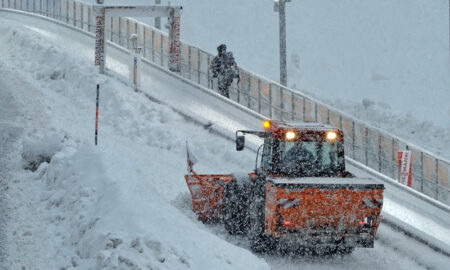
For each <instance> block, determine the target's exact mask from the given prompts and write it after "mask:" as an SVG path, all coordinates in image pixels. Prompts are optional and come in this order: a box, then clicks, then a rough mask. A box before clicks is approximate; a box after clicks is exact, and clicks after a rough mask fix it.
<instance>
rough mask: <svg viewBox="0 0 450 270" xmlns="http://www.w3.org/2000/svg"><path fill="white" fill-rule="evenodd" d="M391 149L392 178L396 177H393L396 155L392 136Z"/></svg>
mask: <svg viewBox="0 0 450 270" xmlns="http://www.w3.org/2000/svg"><path fill="white" fill-rule="evenodd" d="M391 148H392V149H391V150H392V160H391V167H392V178H393V179H396V178H397V177H395V171H396V170H395V166H396V163H397V157H396V155H395V139H394V138H392V147H391Z"/></svg>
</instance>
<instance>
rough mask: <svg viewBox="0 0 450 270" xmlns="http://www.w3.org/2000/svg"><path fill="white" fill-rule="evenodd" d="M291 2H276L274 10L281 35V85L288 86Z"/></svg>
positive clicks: (276, 0)
mask: <svg viewBox="0 0 450 270" xmlns="http://www.w3.org/2000/svg"><path fill="white" fill-rule="evenodd" d="M290 1H291V0H274V10H275V12H278V14H279V26H280V29H279V33H280V84H281V85H284V86H287V67H286V62H287V61H286V2H290Z"/></svg>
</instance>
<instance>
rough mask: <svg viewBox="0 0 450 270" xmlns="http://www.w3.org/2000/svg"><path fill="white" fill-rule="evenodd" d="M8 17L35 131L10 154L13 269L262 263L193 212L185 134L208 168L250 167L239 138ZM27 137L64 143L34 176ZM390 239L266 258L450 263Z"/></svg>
mask: <svg viewBox="0 0 450 270" xmlns="http://www.w3.org/2000/svg"><path fill="white" fill-rule="evenodd" d="M1 25H2V30H1V31H2V37H3V38H2V39H1V41H0V44H2V45H3V44H6V45H7V46H5V47H1V53H2V55H3V56H4V57H3V58H2V63H3V66H4V67H5V68H4V69H2V74H4V75H5V76H7V77H8V78H10V77H14V76H13V75H11V73H12V74H14V73H18V72H20V74H21V76H20V77H21V78H20V79H21V80H24V81H26V82H28V83H26V82H22V83H20V80H18V82H17V83H15V86H16V88H17V89H23V91H13V89H9V91H10V92H11V94H14V96H15V98H16V99H17V102H19V103H20V105H21V106H20V107H22V109H23V112H22V115H23V116H21V120H22V121H19V123H20V122H23V123H24V127H25V129H26V131H25V137H24V138H21V140H23V141H24V142H25V144H23V145H17V148H16V151H14V152H13V153H12V160H11V162H12V163H13V164H12V165H13V168H14V169H16V170H15V171H14V173H15V175H14V178H13V179H14V180H13V181H11V182H10V183H9V185H10V192H9V194H8V195H9V200H10V201H11V205H10V207H11V209H10V210H12V211H14V212H13V213H14V214H16V215H12V217H11V225H12V227H11V228H13V229H12V230H11V231H9V232H8V233H9V234H8V236H9V237H10V241H11V243H14V242H17V245H15V244H13V246H12V250H10V253H11V254H14V256H15V257H14V258H13V259H15V260H13V261H11V262H10V263H11V265H12V266H14V267H11V268H12V269H14V268H19V267H20V266H22V265H23V266H29V265H34V266H35V265H39V266H42V267H40V268H41V269H53V268H57V267H62V266H65V267H66V268H68V269H70V268H77V267H79V268H80V269H88V268H89V267H92V268H93V267H94V266H98V267H102V266H103V267H104V268H105V269H111V268H112V267H114V266H117V267H123V268H126V267H128V268H130V269H132V268H133V264H134V265H139V266H141V267H145V266H147V264H150V265H151V266H154V267H155V266H156V267H160V268H163V269H177V268H187V265H190V266H191V268H193V269H206V268H208V269H209V268H219V269H228V268H229V269H236V268H241V267H242V268H244V267H245V268H247V269H261V268H262V267H264V263H263V262H262V261H261V260H259V259H257V258H255V257H254V256H252V255H251V254H250V253H249V252H248V251H246V250H244V249H241V248H238V247H236V246H232V245H230V244H228V243H226V242H224V241H222V240H221V239H219V238H217V237H216V233H217V232H216V231H215V229H214V227H212V229H211V227H210V226H205V225H203V224H201V223H199V222H197V221H196V220H195V217H194V216H193V215H192V213H191V212H190V211H186V210H189V199H188V195H187V189H186V186H185V183H184V181H183V178H182V175H183V174H184V171H185V140H186V139H189V141H190V143H191V145H192V147H193V150H194V153H195V154H196V155H197V157H198V159H199V160H201V163H200V164H199V166H198V170H199V171H202V172H229V171H236V170H242V171H249V170H250V169H251V168H252V166H253V155H252V154H251V153H236V152H235V151H234V150H233V149H234V147H233V144H232V143H230V142H227V141H223V140H222V139H220V138H218V137H216V136H214V135H211V134H210V133H208V132H207V131H198V126H196V125H193V124H191V123H187V122H186V120H185V119H183V118H181V117H180V116H179V115H178V114H175V113H174V112H173V111H172V110H170V109H168V108H167V107H165V106H162V105H159V104H155V103H152V102H149V101H148V100H146V99H145V98H143V96H142V95H140V94H135V93H133V92H132V91H130V89H129V88H127V87H126V86H124V85H123V84H121V83H120V82H118V81H117V80H115V79H113V78H109V77H97V76H96V75H91V74H93V73H95V70H94V69H93V68H91V61H87V60H81V61H80V60H79V58H78V55H76V54H75V53H74V49H75V48H71V47H70V46H69V48H66V49H64V50H63V49H62V48H61V44H64V43H55V42H54V40H53V39H52V38H51V37H49V36H48V33H46V32H42V31H38V30H39V29H30V28H26V29H23V28H19V27H12V26H11V27H9V28H8V27H5V25H8V22H7V21H2V24H1ZM11 28H13V29H15V30H16V31H15V32H14V31H12V30H11ZM30 30H31V31H30ZM36 32H37V33H38V34H36ZM18 51H20V52H21V54H17V52H18ZM24 60H27V61H24ZM43 62H45V63H46V65H42V63H43ZM97 80H100V81H101V82H102V85H104V87H103V86H102V96H101V98H102V99H101V104H102V107H101V113H100V115H101V122H100V123H101V125H100V127H101V128H100V134H101V137H100V145H99V147H97V148H95V147H93V146H92V140H93V138H92V137H93V130H92V129H93V112H94V106H93V105H94V88H93V87H92V86H93V85H94V84H95V82H96V81H97ZM158 90H160V91H164V89H158ZM43 138H44V139H43ZM168 138H170V140H168ZM61 141H62V142H61ZM27 142H31V143H27ZM29 145H32V146H36V145H37V146H41V147H42V150H49V149H50V150H51V149H61V150H57V154H56V155H55V156H54V158H53V159H52V162H51V163H50V165H42V166H41V168H40V169H39V170H38V172H36V173H29V172H25V171H22V170H20V166H21V164H20V162H21V159H20V158H19V157H18V156H17V155H20V154H21V152H23V153H32V152H34V151H35V147H31V148H30V147H29ZM154 156H155V157H154ZM36 180H38V181H36ZM24 196H25V197H24ZM19 198H20V199H21V200H20V199H19ZM31 205H34V206H35V207H30V206H31ZM183 229H185V230H183ZM219 236H221V235H220V233H219ZM394 237H400V239H399V240H397V241H396V244H395V245H393V244H392V243H390V239H391V238H394ZM221 238H224V236H221ZM380 238H381V239H384V240H383V241H381V243H380V245H377V247H376V249H374V250H360V251H358V252H356V253H355V254H353V255H352V256H351V257H349V258H340V257H339V258H332V259H326V260H324V261H322V260H315V259H306V260H293V261H290V259H289V260H287V261H288V262H287V263H286V262H284V261H283V262H280V261H279V260H283V257H281V259H278V258H274V259H272V260H271V258H265V259H266V261H268V262H270V263H271V265H272V266H273V267H275V268H287V269H293V267H295V265H296V264H298V263H301V264H302V265H303V266H306V267H309V268H319V269H326V268H329V267H330V266H333V265H339V266H340V267H341V268H343V269H344V268H348V267H354V266H357V265H365V266H367V268H380V267H384V268H385V267H388V266H395V267H396V268H405V269H406V268H408V269H421V268H423V267H429V268H435V269H439V268H442V267H443V266H445V265H446V264H447V262H448V259H447V258H445V257H442V256H440V255H437V254H434V253H433V252H431V253H430V251H429V250H428V248H426V247H425V248H424V247H420V245H418V247H420V248H414V249H413V250H412V251H411V252H412V254H420V253H423V254H426V258H423V259H422V258H420V259H416V258H414V257H415V255H413V256H411V254H410V253H411V252H408V253H407V254H401V253H396V252H395V251H396V250H398V248H399V247H400V248H402V249H403V248H405V247H406V246H408V243H409V242H408V241H407V240H405V239H404V237H403V236H401V234H398V233H393V234H391V233H389V231H388V232H386V233H385V234H381V235H380ZM199 239H200V240H199ZM382 243H383V244H382ZM412 243H413V244H414V245H417V243H415V242H412ZM42 245H45V246H47V247H48V248H47V249H46V253H44V252H42V251H40V247H41V246H42ZM242 246H244V247H245V243H244V244H243V245H242ZM422 249H424V250H422ZM374 252H375V253H374ZM30 254H33V255H34V256H30ZM376 257H382V258H384V259H383V260H381V261H380V260H376ZM23 258H25V259H23ZM430 258H432V259H430ZM162 261H164V262H162ZM230 263H231V264H230Z"/></svg>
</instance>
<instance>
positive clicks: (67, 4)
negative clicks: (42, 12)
mask: <svg viewBox="0 0 450 270" xmlns="http://www.w3.org/2000/svg"><path fill="white" fill-rule="evenodd" d="M66 11H67V12H66V23H67V24H69V0H66Z"/></svg>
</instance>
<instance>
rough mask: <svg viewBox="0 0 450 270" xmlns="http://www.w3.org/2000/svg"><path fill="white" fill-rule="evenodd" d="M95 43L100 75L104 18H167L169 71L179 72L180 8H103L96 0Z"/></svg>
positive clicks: (96, 61)
mask: <svg viewBox="0 0 450 270" xmlns="http://www.w3.org/2000/svg"><path fill="white" fill-rule="evenodd" d="M96 1H97V4H98V5H97V6H94V11H95V12H96V14H97V15H96V30H95V31H96V35H95V36H96V42H95V65H98V66H99V72H100V74H104V73H105V62H106V53H105V44H106V40H105V17H106V15H108V16H122V17H125V16H130V17H169V20H168V21H169V43H170V44H169V48H170V50H169V69H170V70H171V71H174V72H179V71H180V70H181V65H180V15H181V10H182V7H181V6H161V5H155V6H103V5H102V4H103V2H104V1H103V0H96Z"/></svg>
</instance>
